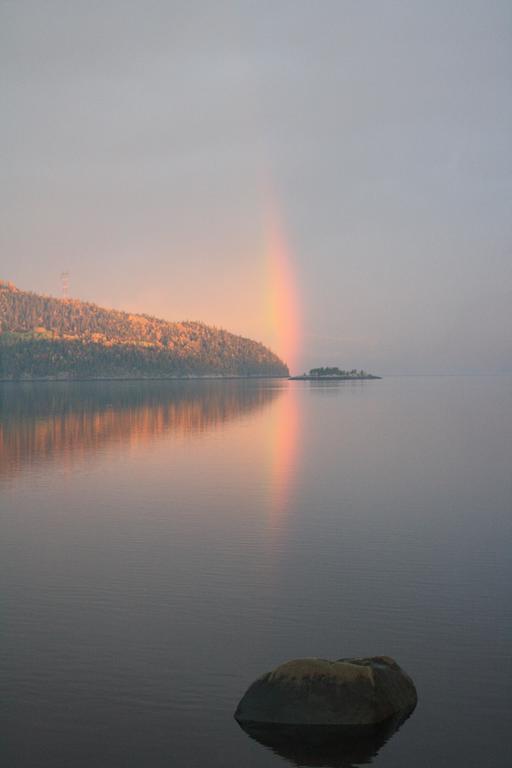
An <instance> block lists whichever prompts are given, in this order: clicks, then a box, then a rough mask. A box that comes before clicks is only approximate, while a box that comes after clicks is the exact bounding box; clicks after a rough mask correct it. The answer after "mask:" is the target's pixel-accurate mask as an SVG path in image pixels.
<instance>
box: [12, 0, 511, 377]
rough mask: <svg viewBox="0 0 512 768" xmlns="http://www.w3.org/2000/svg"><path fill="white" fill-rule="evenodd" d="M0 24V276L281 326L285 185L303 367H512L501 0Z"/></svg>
mask: <svg viewBox="0 0 512 768" xmlns="http://www.w3.org/2000/svg"><path fill="white" fill-rule="evenodd" d="M0 35H1V39H0V73H1V74H0V77H1V104H2V120H1V123H0V138H1V144H0V146H1V152H2V169H3V174H2V178H3V184H2V189H1V200H0V202H1V207H0V278H3V279H8V280H12V281H13V282H14V283H16V284H17V285H18V286H19V287H21V288H26V289H31V290H35V291H40V292H45V293H52V294H57V295H59V292H60V281H59V277H60V273H61V272H62V271H64V270H69V272H70V283H71V294H72V295H74V296H77V297H78V298H83V299H88V300H92V301H95V302H97V303H99V304H103V305H106V306H115V307H118V308H125V309H129V310H132V311H145V312H147V313H149V314H155V315H159V316H163V317H166V318H168V319H171V320H175V319H176V320H177V319H202V320H204V321H206V322H208V323H213V324H216V325H220V326H224V327H227V328H228V329H230V330H233V331H235V332H240V333H244V334H245V335H249V336H252V337H254V338H257V339H260V340H262V341H264V342H267V343H270V344H272V343H273V337H272V329H271V328H269V325H268V318H266V310H265V301H266V294H267V292H268V290H267V289H268V286H267V285H266V280H267V279H268V277H266V274H267V273H266V272H265V224H264V222H265V216H266V212H267V210H268V208H269V207H271V208H272V209H273V210H274V211H275V212H276V214H277V215H278V217H279V219H280V221H281V227H282V229H283V231H284V232H285V235H286V239H287V242H288V248H289V252H290V259H291V262H292V270H291V271H292V274H293V275H294V279H293V283H294V284H295V287H294V286H293V285H290V291H294V290H296V291H297V293H298V304H299V307H300V350H301V352H300V356H299V360H298V361H297V367H298V368H299V369H302V368H305V367H309V366H311V365H316V364H324V363H325V364H340V365H342V366H348V367H353V366H357V367H365V368H367V369H370V370H373V371H375V372H382V373H390V372H457V371H483V370H487V369H489V370H492V371H498V370H512V210H511V209H512V151H511V149H512V147H511V144H512V139H511V137H512V100H511V95H512V94H511V85H512V4H511V3H510V1H509V0H504V1H503V2H500V1H499V0H481V1H479V2H472V1H471V0H460V1H459V2H455V1H454V0H424V1H422V2H419V1H417V0H400V1H399V2H393V0H381V1H380V2H379V1H377V0H374V2H370V1H369V0H354V1H353V2H346V1H344V0H333V1H332V2H331V1H330V0H310V1H305V0H290V1H288V0H257V1H256V0H250V1H249V0H232V2H219V0H215V2H214V1H213V0H209V1H207V0H204V1H203V2H193V1H191V0H186V1H184V2H172V1H171V0H165V1H164V0H162V2H152V1H151V0H144V1H143V0H139V2H133V1H130V0H99V1H96V0H62V1H59V2H53V1H52V0H12V2H11V1H9V0H0ZM274 346H275V344H274ZM277 351H280V350H279V349H278V350H277Z"/></svg>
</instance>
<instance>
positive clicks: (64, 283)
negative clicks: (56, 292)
mask: <svg viewBox="0 0 512 768" xmlns="http://www.w3.org/2000/svg"><path fill="white" fill-rule="evenodd" d="M60 285H61V288H62V298H63V299H67V298H68V293H69V272H61V273H60Z"/></svg>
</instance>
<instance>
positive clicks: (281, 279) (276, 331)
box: [264, 207, 301, 373]
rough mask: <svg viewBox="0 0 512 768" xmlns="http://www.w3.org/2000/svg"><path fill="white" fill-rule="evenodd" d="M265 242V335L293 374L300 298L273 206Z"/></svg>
mask: <svg viewBox="0 0 512 768" xmlns="http://www.w3.org/2000/svg"><path fill="white" fill-rule="evenodd" d="M264 239H265V265H266V272H267V277H266V281H265V283H266V286H267V292H266V302H265V317H266V326H267V335H268V337H269V339H270V346H271V348H272V349H273V351H274V352H276V354H278V355H279V357H281V358H282V359H283V360H284V361H285V362H286V363H287V364H288V367H289V369H290V373H293V372H294V371H296V366H297V362H298V358H299V354H300V336H301V327H300V320H299V316H300V312H299V296H298V290H297V280H296V277H295V272H294V269H293V262H292V258H291V252H290V248H289V246H288V243H287V240H286V237H285V234H284V229H283V227H282V225H281V222H280V217H279V216H278V215H277V213H276V208H275V207H274V210H273V212H272V214H271V215H269V216H267V221H266V226H265V238H264Z"/></svg>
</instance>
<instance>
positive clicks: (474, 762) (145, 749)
mask: <svg viewBox="0 0 512 768" xmlns="http://www.w3.org/2000/svg"><path fill="white" fill-rule="evenodd" d="M511 458H512V378H510V377H506V376H504V377H466V378H464V377H439V378H436V377H426V378H387V379H383V380H382V381H368V382H332V383H323V384H316V383H314V382H288V381H280V380H268V381H261V380H259V381H258V380H255V381H224V382H222V381H217V382H215V381H202V382H201V381H198V382H124V383H122V382H117V383H116V382H89V383H74V384H66V383H51V384H44V383H34V384H24V385H15V384H3V385H0V513H1V529H0V578H1V584H2V590H1V597H0V610H1V615H2V641H1V645H0V671H1V680H2V696H1V702H0V706H1V713H0V716H1V726H0V727H1V731H2V737H1V755H2V764H4V765H6V766H9V767H10V768H11V766H12V768H46V767H48V768H82V766H83V767H84V768H85V766H87V768H90V767H91V766H94V767H95V768H132V766H133V767H135V766H136V767H137V768H163V766H166V767H168V768H171V767H172V768H174V767H175V766H178V767H181V766H183V768H195V766H197V767H198V768H199V766H209V768H217V767H218V768H220V767H221V766H223V767H228V768H229V766H233V768H235V766H236V767H237V768H238V767H239V766H248V767H251V766H254V768H266V767H267V766H268V767H270V766H285V765H290V764H310V765H360V764H364V763H368V762H372V765H374V766H379V767H380V768H386V767H387V768H391V767H393V768H406V767H407V768H410V766H412V765H414V766H416V767H418V768H421V767H422V766H424V767H425V768H433V766H435V767H436V768H440V767H441V766H450V767H452V766H459V765H460V766H465V768H477V766H478V768H482V766H486V768H494V766H496V768H497V767H498V766H500V768H501V766H504V765H507V764H508V763H509V761H510V757H511V751H510V738H509V730H510V725H511V724H512V707H511V696H510V692H511V680H512V670H511V652H510V648H511V647H512V607H511V600H510V584H511V583H512V555H511V553H512V516H511V507H512V471H511ZM363 654H364V655H373V654H388V655H391V656H394V657H395V658H396V659H397V660H398V661H399V663H400V664H401V665H402V666H403V667H404V668H405V669H406V670H407V671H408V672H409V673H410V674H411V675H412V676H413V677H414V679H415V681H416V683H417V687H418V692H419V699H420V700H419V705H418V708H417V709H416V711H415V713H414V714H413V716H412V717H411V718H410V719H409V720H408V721H407V722H406V723H405V724H404V725H403V726H402V728H401V729H400V730H399V731H398V732H397V733H395V734H394V735H393V736H392V737H391V738H390V739H389V741H388V742H387V743H385V744H384V745H382V744H380V743H377V742H376V743H375V745H370V748H369V749H368V750H367V754H360V753H354V752H352V753H351V754H349V753H347V754H343V753H342V752H343V750H341V752H339V753H338V752H337V750H336V746H335V747H334V751H333V750H332V749H330V746H331V745H329V750H330V751H328V755H327V752H325V750H324V752H325V754H324V757H323V758H322V756H321V755H320V754H316V753H315V754H316V756H315V754H313V756H312V755H311V751H309V752H308V751H307V748H306V747H305V748H304V750H303V751H302V752H300V751H299V752H297V750H296V749H295V751H294V750H292V754H291V755H290V754H289V755H288V758H287V757H286V756H284V757H283V756H282V754H283V750H281V753H282V754H281V755H280V754H278V752H279V751H280V750H279V749H278V750H277V752H276V751H274V750H272V749H271V748H270V747H268V746H262V745H261V744H259V743H258V742H257V741H255V740H254V739H252V738H250V737H249V736H248V735H247V734H245V733H244V732H243V731H242V730H241V729H240V728H239V727H238V726H237V724H236V723H235V721H234V720H233V718H232V713H233V711H234V709H235V707H236V704H237V702H238V699H239V698H240V696H241V695H242V693H243V692H244V690H245V688H246V687H247V685H248V684H249V683H250V682H251V681H252V680H253V679H254V678H255V677H256V676H258V675H259V674H260V673H262V672H264V671H267V670H268V669H270V668H272V667H273V666H275V665H276V664H278V663H280V662H282V661H284V660H285V659H288V658H293V657H296V656H325V657H328V658H339V657H341V656H350V655H363ZM284 752H285V753H286V750H285V751H284ZM326 755H327V756H326ZM372 755H373V757H372ZM290 761H291V762H290Z"/></svg>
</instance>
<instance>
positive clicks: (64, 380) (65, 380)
mask: <svg viewBox="0 0 512 768" xmlns="http://www.w3.org/2000/svg"><path fill="white" fill-rule="evenodd" d="M289 378H290V377H289V376H286V375H282V376H272V374H250V375H247V376H239V375H236V374H233V375H224V374H204V375H201V374H194V375H192V374H191V375H190V376H183V375H182V376H37V377H35V376H34V377H20V378H16V379H14V378H9V379H5V378H1V377H0V384H32V383H35V382H45V383H55V384H71V383H73V382H79V381H202V380H204V379H206V380H208V381H226V380H233V379H237V380H239V379H243V380H250V379H289Z"/></svg>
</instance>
